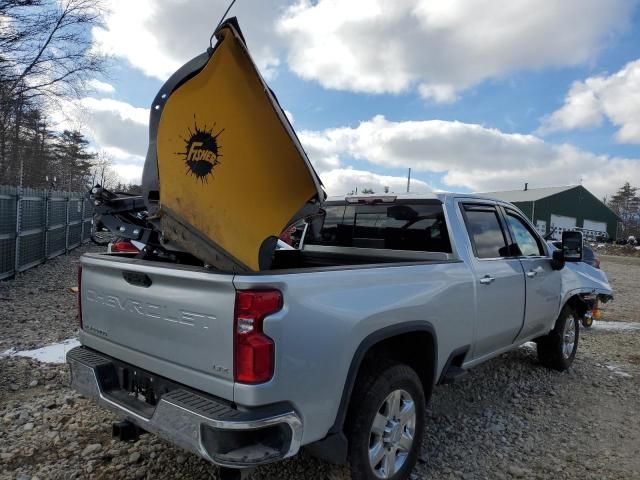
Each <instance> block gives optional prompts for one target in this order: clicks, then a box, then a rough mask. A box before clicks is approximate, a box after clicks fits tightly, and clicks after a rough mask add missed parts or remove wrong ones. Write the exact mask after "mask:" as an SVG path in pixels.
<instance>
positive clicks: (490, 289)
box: [462, 203, 525, 359]
mask: <svg viewBox="0 0 640 480" xmlns="http://www.w3.org/2000/svg"><path fill="white" fill-rule="evenodd" d="M462 213H463V216H464V220H465V224H466V228H467V232H468V234H469V240H470V247H471V252H470V257H471V265H472V268H473V270H474V272H475V277H476V278H475V279H476V282H477V287H476V292H477V294H476V298H477V305H476V310H477V317H476V318H477V321H476V335H475V345H474V348H473V353H472V356H473V358H474V359H476V358H480V357H483V356H485V355H487V354H490V353H493V352H495V351H496V350H498V349H500V348H502V347H506V346H508V345H511V343H513V340H514V338H516V336H517V335H518V333H519V332H520V330H521V329H522V324H523V322H524V302H525V285H524V272H523V269H522V265H521V264H520V261H519V260H518V258H514V257H510V253H509V246H508V243H507V239H508V237H507V231H506V226H505V225H504V221H503V219H502V217H501V215H500V214H499V212H498V209H497V208H496V206H495V205H492V204H481V203H463V204H462Z"/></svg>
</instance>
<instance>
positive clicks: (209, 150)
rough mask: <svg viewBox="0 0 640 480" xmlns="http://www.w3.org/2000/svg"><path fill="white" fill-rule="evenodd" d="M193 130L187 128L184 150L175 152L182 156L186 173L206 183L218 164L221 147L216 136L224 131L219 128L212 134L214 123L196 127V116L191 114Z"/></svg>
mask: <svg viewBox="0 0 640 480" xmlns="http://www.w3.org/2000/svg"><path fill="white" fill-rule="evenodd" d="M193 124H194V131H193V132H192V131H191V129H190V128H189V129H188V138H183V140H184V143H185V150H184V152H176V154H177V155H181V156H182V157H184V162H185V165H186V168H187V171H186V173H187V175H193V176H194V177H196V178H197V179H198V180H200V181H201V182H202V183H207V179H208V177H209V176H212V175H213V170H214V168H215V167H216V165H219V164H220V157H222V154H221V153H220V150H221V147H220V144H219V143H218V136H220V134H221V133H222V132H223V131H224V129H222V130H220V131H219V132H218V133H216V134H214V133H213V130H214V128H215V126H216V125H215V123H214V124H213V127H211V128H207V126H206V125H205V126H204V127H202V128H200V127H198V123H197V122H196V116H195V115H194V116H193Z"/></svg>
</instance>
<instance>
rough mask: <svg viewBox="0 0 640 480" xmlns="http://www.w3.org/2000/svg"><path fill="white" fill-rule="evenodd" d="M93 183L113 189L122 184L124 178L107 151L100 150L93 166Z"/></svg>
mask: <svg viewBox="0 0 640 480" xmlns="http://www.w3.org/2000/svg"><path fill="white" fill-rule="evenodd" d="M91 175H92V177H91V185H96V184H100V185H102V186H103V187H104V188H106V189H109V190H111V189H112V188H113V187H114V186H115V185H117V184H120V183H121V182H122V179H121V178H120V177H119V175H118V174H117V173H116V171H115V170H114V169H113V161H112V159H111V157H110V156H109V154H107V152H105V151H101V152H98V153H97V155H96V158H95V160H94V161H93V166H92V168H91Z"/></svg>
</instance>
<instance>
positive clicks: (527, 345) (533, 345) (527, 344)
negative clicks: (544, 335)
mask: <svg viewBox="0 0 640 480" xmlns="http://www.w3.org/2000/svg"><path fill="white" fill-rule="evenodd" d="M521 346H522V347H523V348H527V349H529V350H536V349H537V348H538V346H537V345H536V342H525V343H523V344H522V345H521Z"/></svg>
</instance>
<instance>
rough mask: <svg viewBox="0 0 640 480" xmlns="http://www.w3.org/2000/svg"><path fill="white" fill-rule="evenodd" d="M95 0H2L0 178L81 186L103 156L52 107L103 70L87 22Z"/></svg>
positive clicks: (92, 22) (96, 14) (76, 94)
mask: <svg viewBox="0 0 640 480" xmlns="http://www.w3.org/2000/svg"><path fill="white" fill-rule="evenodd" d="M101 15H102V11H101V8H100V2H99V1H95V0H0V184H8V185H22V186H28V187H35V188H43V187H44V188H57V189H61V190H75V191H78V190H84V189H86V187H87V185H89V183H90V182H91V180H92V178H93V179H94V180H95V177H96V174H97V172H99V170H100V164H101V162H102V167H103V170H104V161H105V158H104V156H103V157H102V158H100V156H99V155H97V154H96V153H95V152H92V151H91V150H90V149H89V142H88V141H87V139H86V138H85V137H84V135H83V134H82V133H80V131H79V130H78V129H75V128H70V129H64V130H62V131H60V128H59V127H60V125H54V124H52V120H51V116H50V115H49V112H51V111H53V110H57V111H58V112H61V111H62V105H63V104H64V103H65V102H69V101H70V100H71V101H72V100H74V99H78V98H81V97H82V96H83V94H84V92H85V91H86V90H87V85H88V82H89V81H90V80H91V79H93V78H95V77H96V76H97V75H100V74H102V73H103V70H104V68H105V58H104V57H103V56H101V55H99V54H97V53H95V52H94V51H93V50H92V42H91V28H92V27H94V26H97V25H99V24H100V19H101Z"/></svg>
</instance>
